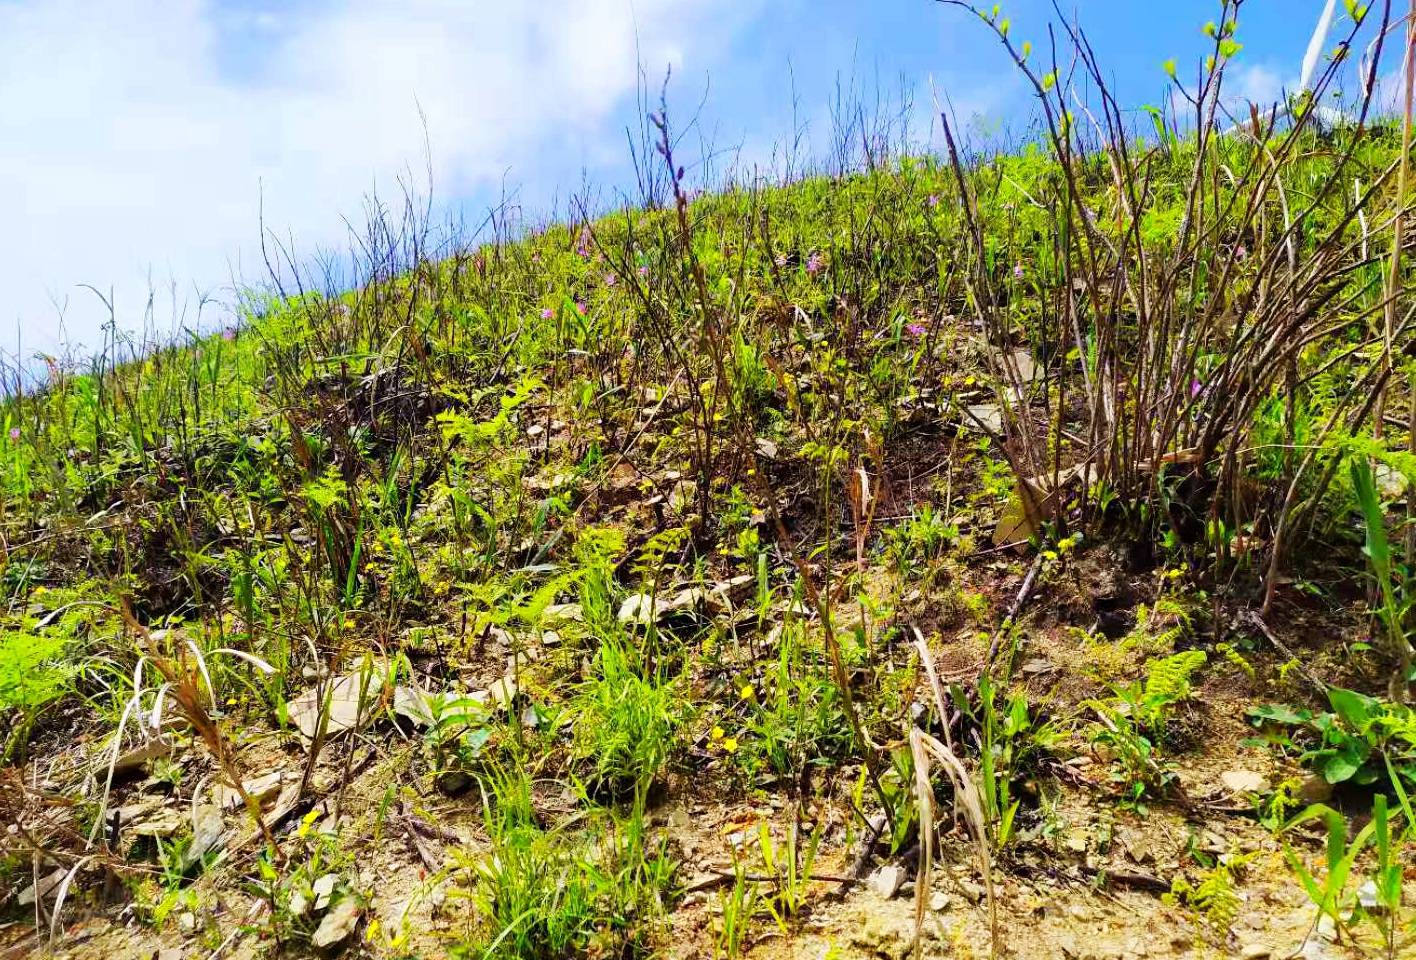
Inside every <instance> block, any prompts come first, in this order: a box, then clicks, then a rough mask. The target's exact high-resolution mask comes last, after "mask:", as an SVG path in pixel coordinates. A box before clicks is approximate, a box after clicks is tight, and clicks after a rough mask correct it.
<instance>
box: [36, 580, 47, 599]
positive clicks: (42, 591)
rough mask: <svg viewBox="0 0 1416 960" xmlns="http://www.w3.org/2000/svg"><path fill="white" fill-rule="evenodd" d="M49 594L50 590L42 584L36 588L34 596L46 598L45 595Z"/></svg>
mask: <svg viewBox="0 0 1416 960" xmlns="http://www.w3.org/2000/svg"><path fill="white" fill-rule="evenodd" d="M48 592H49V588H48V587H46V586H45V585H44V584H42V583H41V584H40V585H39V586H37V587H35V588H34V595H35V596H36V597H42V596H44V595H45V594H46V593H48Z"/></svg>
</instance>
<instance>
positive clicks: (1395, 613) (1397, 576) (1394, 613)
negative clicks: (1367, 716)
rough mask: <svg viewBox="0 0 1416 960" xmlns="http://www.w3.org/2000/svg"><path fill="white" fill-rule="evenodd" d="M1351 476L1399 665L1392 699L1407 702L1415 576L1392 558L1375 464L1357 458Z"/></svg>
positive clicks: (1414, 672) (1381, 614) (1415, 666)
mask: <svg viewBox="0 0 1416 960" xmlns="http://www.w3.org/2000/svg"><path fill="white" fill-rule="evenodd" d="M1351 474H1352V489H1353V491H1354V493H1355V494H1356V496H1357V503H1358V505H1359V506H1360V507H1361V508H1362V520H1363V526H1364V529H1365V532H1366V542H1365V543H1364V544H1363V546H1362V552H1363V553H1364V554H1365V555H1366V557H1367V562H1368V564H1369V565H1370V566H1371V572H1372V579H1373V580H1375V581H1376V589H1377V597H1378V599H1379V601H1380V602H1379V606H1378V608H1377V609H1378V619H1379V620H1381V623H1382V627H1383V630H1384V633H1385V640H1386V646H1387V648H1388V650H1389V651H1390V653H1391V655H1392V657H1393V658H1394V659H1395V660H1396V664H1397V667H1396V675H1395V676H1393V677H1392V692H1391V696H1392V699H1394V700H1396V699H1404V697H1403V696H1402V694H1403V693H1404V691H1405V689H1406V685H1407V684H1408V683H1409V682H1410V681H1412V680H1413V679H1416V663H1413V656H1416V654H1413V650H1412V646H1411V638H1410V636H1409V635H1408V632H1407V625H1406V621H1407V618H1408V617H1409V616H1410V614H1411V611H1412V609H1413V608H1416V590H1413V589H1412V579H1411V574H1409V573H1403V571H1402V570H1401V569H1400V568H1399V567H1398V566H1397V564H1396V562H1395V560H1394V558H1393V556H1392V551H1391V546H1390V544H1389V543H1388V542H1387V536H1386V513H1385V511H1384V510H1383V509H1382V501H1381V497H1380V496H1378V494H1377V483H1376V478H1375V477H1374V475H1373V473H1372V466H1371V464H1370V463H1368V462H1367V461H1366V459H1364V458H1354V459H1353V460H1352V463H1351Z"/></svg>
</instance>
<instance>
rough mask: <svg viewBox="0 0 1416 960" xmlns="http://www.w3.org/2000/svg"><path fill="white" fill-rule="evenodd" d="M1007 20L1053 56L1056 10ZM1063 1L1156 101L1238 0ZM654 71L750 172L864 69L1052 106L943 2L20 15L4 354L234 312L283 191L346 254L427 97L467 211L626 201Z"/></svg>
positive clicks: (414, 152)
mask: <svg viewBox="0 0 1416 960" xmlns="http://www.w3.org/2000/svg"><path fill="white" fill-rule="evenodd" d="M1004 7H1005V12H1006V13H1007V14H1008V15H1009V16H1010V17H1011V19H1012V21H1013V30H1014V31H1015V35H1016V36H1017V37H1020V38H1029V39H1032V40H1033V42H1034V45H1035V46H1037V47H1042V46H1043V44H1044V40H1045V36H1046V32H1045V31H1046V24H1047V23H1048V21H1049V20H1052V19H1054V18H1055V14H1054V13H1053V10H1052V4H1051V3H1050V2H1042V0H1013V2H1010V3H1007V4H1005V5H1004ZM1321 7H1322V2H1321V0H1247V2H1246V3H1245V4H1244V6H1243V8H1242V13H1241V17H1240V32H1239V39H1240V40H1241V41H1242V42H1243V43H1244V44H1245V48H1244V50H1243V53H1242V54H1241V56H1240V58H1239V61H1238V62H1237V63H1236V65H1235V67H1234V70H1235V73H1234V74H1233V80H1232V84H1233V87H1232V89H1234V90H1235V91H1236V92H1238V93H1241V94H1243V95H1245V96H1249V97H1253V98H1255V99H1260V100H1262V99H1269V98H1273V97H1275V96H1276V95H1277V94H1278V92H1279V90H1280V89H1281V88H1282V86H1283V85H1285V84H1292V83H1293V81H1294V80H1295V79H1296V77H1297V75H1298V72H1299V63H1300V61H1301V59H1302V55H1303V50H1304V47H1305V46H1306V44H1307V40H1308V37H1309V35H1310V34H1311V32H1312V29H1313V26H1314V24H1315V23H1316V21H1317V18H1318V14H1319V12H1320V10H1321ZM1340 8H1341V5H1339V10H1340ZM1064 9H1066V10H1069V11H1071V10H1075V13H1076V15H1077V16H1078V17H1079V18H1080V20H1081V22H1082V24H1083V26H1085V27H1086V28H1087V30H1088V32H1089V34H1090V36H1091V38H1092V41H1093V43H1094V45H1095V46H1096V47H1097V49H1098V52H1099V53H1100V55H1101V58H1102V61H1103V63H1104V64H1106V65H1107V67H1108V69H1109V70H1110V71H1111V72H1112V74H1113V76H1114V78H1115V86H1116V88H1117V89H1118V90H1119V92H1120V94H1121V97H1122V99H1123V101H1124V102H1126V103H1128V104H1131V105H1138V104H1141V103H1158V102H1160V101H1161V100H1162V99H1163V98H1164V97H1165V96H1166V95H1167V94H1166V89H1165V78H1164V75H1163V73H1162V72H1161V66H1160V65H1161V63H1162V62H1163V61H1164V60H1165V59H1166V58H1167V57H1175V58H1177V59H1178V60H1179V61H1180V62H1181V63H1182V64H1183V63H1186V62H1187V61H1188V62H1193V61H1194V60H1195V59H1196V58H1198V57H1199V56H1200V55H1201V54H1202V52H1203V50H1204V49H1205V44H1206V40H1205V38H1204V37H1203V36H1202V35H1201V33H1200V27H1201V25H1202V24H1203V23H1204V22H1205V21H1206V20H1208V19H1210V18H1212V17H1215V16H1217V14H1218V10H1219V4H1218V3H1217V2H1209V0H1172V2H1162V3H1152V2H1149V0H1124V2H1123V0H1073V2H1072V4H1071V5H1069V6H1064ZM636 57H638V58H640V59H642V61H643V63H644V65H645V67H646V70H647V71H648V73H649V74H650V75H651V77H654V78H655V79H656V80H657V78H658V77H659V76H661V74H662V71H663V69H664V68H665V66H667V65H669V64H672V65H673V67H674V82H673V86H672V88H671V89H672V92H673V103H674V106H675V109H676V110H677V111H678V113H679V116H680V118H683V119H686V118H687V116H688V114H689V113H690V112H691V108H694V107H696V106H697V105H698V104H699V103H700V102H701V103H702V104H703V107H702V112H701V115H700V128H701V129H702V130H703V131H704V134H705V137H706V138H707V139H709V140H711V142H712V143H713V144H714V145H715V146H716V147H717V148H718V149H719V150H720V151H733V150H735V149H737V148H740V153H741V156H742V157H744V158H746V159H747V160H749V161H757V162H765V161H766V160H768V159H769V158H770V157H771V155H772V152H773V147H774V145H780V144H782V143H784V142H785V141H786V140H787V139H788V138H789V137H790V134H791V131H792V117H793V95H792V92H793V89H795V92H796V101H797V104H796V110H797V120H798V122H799V123H803V124H805V125H806V127H807V129H808V131H809V136H810V141H809V144H810V145H809V147H808V149H809V150H812V151H814V152H815V153H816V154H818V155H819V154H821V153H822V152H823V151H824V149H825V147H826V145H827V142H828V138H829V133H830V112H829V108H830V103H831V101H832V99H833V98H834V96H835V92H836V89H837V86H838V83H849V82H851V81H852V79H853V80H854V83H855V85H856V87H857V88H861V89H867V90H869V89H871V88H873V87H874V86H875V84H876V83H877V82H878V83H879V84H880V85H881V86H883V87H885V88H887V89H895V88H897V87H898V86H899V85H900V83H902V82H903V83H904V84H905V85H907V86H909V87H911V88H913V89H914V91H915V93H916V98H917V100H918V102H919V103H920V104H921V105H923V104H926V103H928V101H929V89H930V83H931V82H932V83H933V85H934V87H935V88H936V89H938V90H940V91H942V92H944V93H947V95H948V96H949V98H950V100H951V102H952V103H953V104H954V106H955V109H956V111H957V112H958V113H959V114H960V115H961V116H962V117H964V118H976V119H973V120H972V121H971V122H970V126H971V128H972V129H974V130H975V131H982V132H995V133H996V132H998V131H999V130H1001V129H1008V130H1011V131H1014V132H1015V133H1016V134H1019V135H1021V134H1022V133H1024V132H1025V131H1026V125H1027V119H1028V118H1029V116H1030V104H1029V100H1028V98H1027V96H1026V94H1025V91H1024V90H1023V88H1022V87H1021V85H1020V84H1019V83H1018V82H1017V81H1016V80H1015V78H1014V77H1013V75H1012V74H1011V73H1010V71H1009V70H1008V68H1007V64H1006V63H1005V61H1004V60H1003V59H1002V57H1001V54H1000V53H999V51H998V50H997V48H996V45H995V44H994V42H993V41H992V40H991V38H990V37H989V36H987V35H986V34H985V32H984V31H983V29H982V28H981V26H980V25H979V24H977V23H976V22H973V21H971V20H970V18H968V17H967V16H965V15H964V14H963V12H962V11H959V10H956V9H951V8H948V7H945V6H941V5H939V4H937V3H934V2H930V0H495V2H491V0H462V2H456V0H403V2H397V3H394V2H375V0H350V2H336V0H304V2H297V3H276V2H271V0H254V2H235V0H223V2H216V0H107V2H105V0H87V2H78V0H0V222H3V224H4V229H3V231H0V344H3V345H4V347H0V349H3V350H4V352H5V353H7V354H9V355H12V356H14V355H18V356H20V357H21V358H23V357H28V356H30V355H32V354H34V353H35V352H36V351H46V352H55V353H57V352H60V351H61V348H62V347H63V346H64V345H65V344H67V346H68V347H69V348H70V349H78V350H82V349H84V348H91V347H93V346H95V345H96V344H97V343H98V342H99V331H100V329H101V325H102V323H103V321H104V319H105V318H106V315H107V311H106V309H105V308H104V307H103V306H102V304H101V303H100V302H99V301H98V299H97V298H96V297H95V296H94V295H93V294H92V293H91V292H89V291H87V290H86V289H84V288H83V287H81V286H80V285H81V284H92V285H93V286H95V287H97V288H99V289H101V290H103V291H104V292H105V293H107V292H108V291H110V290H111V291H112V292H113V295H114V302H115V305H116V308H117V321H118V325H119V327H121V328H124V329H128V330H135V331H140V330H144V329H146V330H147V331H148V333H149V334H153V335H158V336H169V335H171V334H172V333H173V332H174V331H179V330H180V329H182V328H183V327H193V326H196V325H198V324H200V325H203V326H205V327H207V328H211V327H213V326H215V325H218V324H220V323H222V322H224V320H225V317H226V311H227V308H228V305H229V304H230V303H231V302H232V300H233V296H232V289H233V286H235V285H239V284H240V283H244V282H249V281H259V280H260V279H261V276H262V272H261V269H260V260H259V253H258V241H259V230H258V223H259V220H258V216H259V209H260V201H261V197H262V195H264V204H265V214H266V220H267V225H268V226H269V227H270V228H272V229H274V230H275V231H276V232H278V233H280V234H281V235H289V236H293V237H294V238H295V240H296V241H297V243H298V244H299V246H300V248H301V249H302V250H314V249H316V248H333V247H338V246H340V245H342V243H343V238H344V227H343V221H342V220H341V217H342V216H350V217H356V216H357V215H358V213H359V211H360V209H361V204H362V201H363V198H364V196H365V195H366V194H367V193H368V192H369V190H370V189H371V188H373V187H375V186H378V187H379V188H380V189H382V190H384V191H388V190H390V189H391V188H392V187H393V186H394V185H395V180H396V178H397V177H398V176H399V174H400V173H401V172H405V171H407V170H408V169H410V167H411V168H413V169H421V168H422V166H423V161H422V155H423V143H424V128H423V125H422V123H421V122H420V119H419V111H420V109H421V111H422V114H423V116H425V117H426V118H427V135H428V139H429V142H430V143H431V153H432V161H433V168H434V174H435V185H434V187H435V189H434V192H435V196H436V197H437V198H438V199H439V200H440V202H441V203H442V205H443V207H444V209H460V210H462V211H464V212H465V213H466V215H467V219H468V220H475V219H476V217H477V214H478V212H479V211H482V210H484V209H485V208H486V205H487V204H488V203H489V202H492V201H493V200H495V198H496V197H498V196H500V195H501V192H502V190H503V186H504V185H509V186H510V187H512V188H514V189H515V190H516V196H517V197H518V199H519V201H520V202H521V204H522V206H523V207H524V208H525V209H526V211H527V212H528V215H530V216H532V217H533V218H537V217H540V216H544V215H546V214H547V213H548V212H550V211H552V210H553V209H557V205H558V204H559V209H564V201H565V199H566V198H567V197H568V196H569V195H571V194H572V193H574V192H575V191H576V190H577V189H579V187H580V186H581V184H582V183H584V182H585V181H586V180H587V179H588V181H590V182H591V183H595V184H599V185H600V187H601V188H602V194H607V193H613V191H614V190H616V189H617V188H619V187H622V186H624V185H626V184H628V182H629V176H630V167H629V155H628V150H627V149H626V146H625V136H624V129H625V127H626V125H627V124H632V123H634V122H635V117H636V113H637V110H636V108H635V102H634V91H635V72H636V71H635V61H636ZM921 115H923V113H922V114H921ZM926 133H927V131H926ZM697 142H698V140H697V139H696V138H695V139H693V140H692V141H691V144H696V143H697ZM150 289H151V290H153V291H154V292H155V296H154V297H153V299H152V307H151V308H150V310H149V308H148V306H147V304H148V302H149V290H150Z"/></svg>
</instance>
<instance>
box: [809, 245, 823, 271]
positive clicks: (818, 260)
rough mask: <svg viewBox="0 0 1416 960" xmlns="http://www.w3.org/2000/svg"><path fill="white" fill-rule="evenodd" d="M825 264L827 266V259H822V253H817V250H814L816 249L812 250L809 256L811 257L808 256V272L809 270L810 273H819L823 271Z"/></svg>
mask: <svg viewBox="0 0 1416 960" xmlns="http://www.w3.org/2000/svg"><path fill="white" fill-rule="evenodd" d="M825 266H826V261H825V260H824V259H822V257H821V254H819V253H817V252H816V251H814V250H813V251H812V252H811V256H809V257H807V258H806V272H807V273H810V274H818V273H820V272H821V271H822V269H823V268H824V267H825Z"/></svg>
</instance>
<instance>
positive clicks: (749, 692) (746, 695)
mask: <svg viewBox="0 0 1416 960" xmlns="http://www.w3.org/2000/svg"><path fill="white" fill-rule="evenodd" d="M754 693H755V691H754V690H753V689H752V684H750V683H744V684H743V685H742V689H741V690H739V691H738V696H740V697H742V698H743V699H744V700H751V699H752V697H753V694H754Z"/></svg>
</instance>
